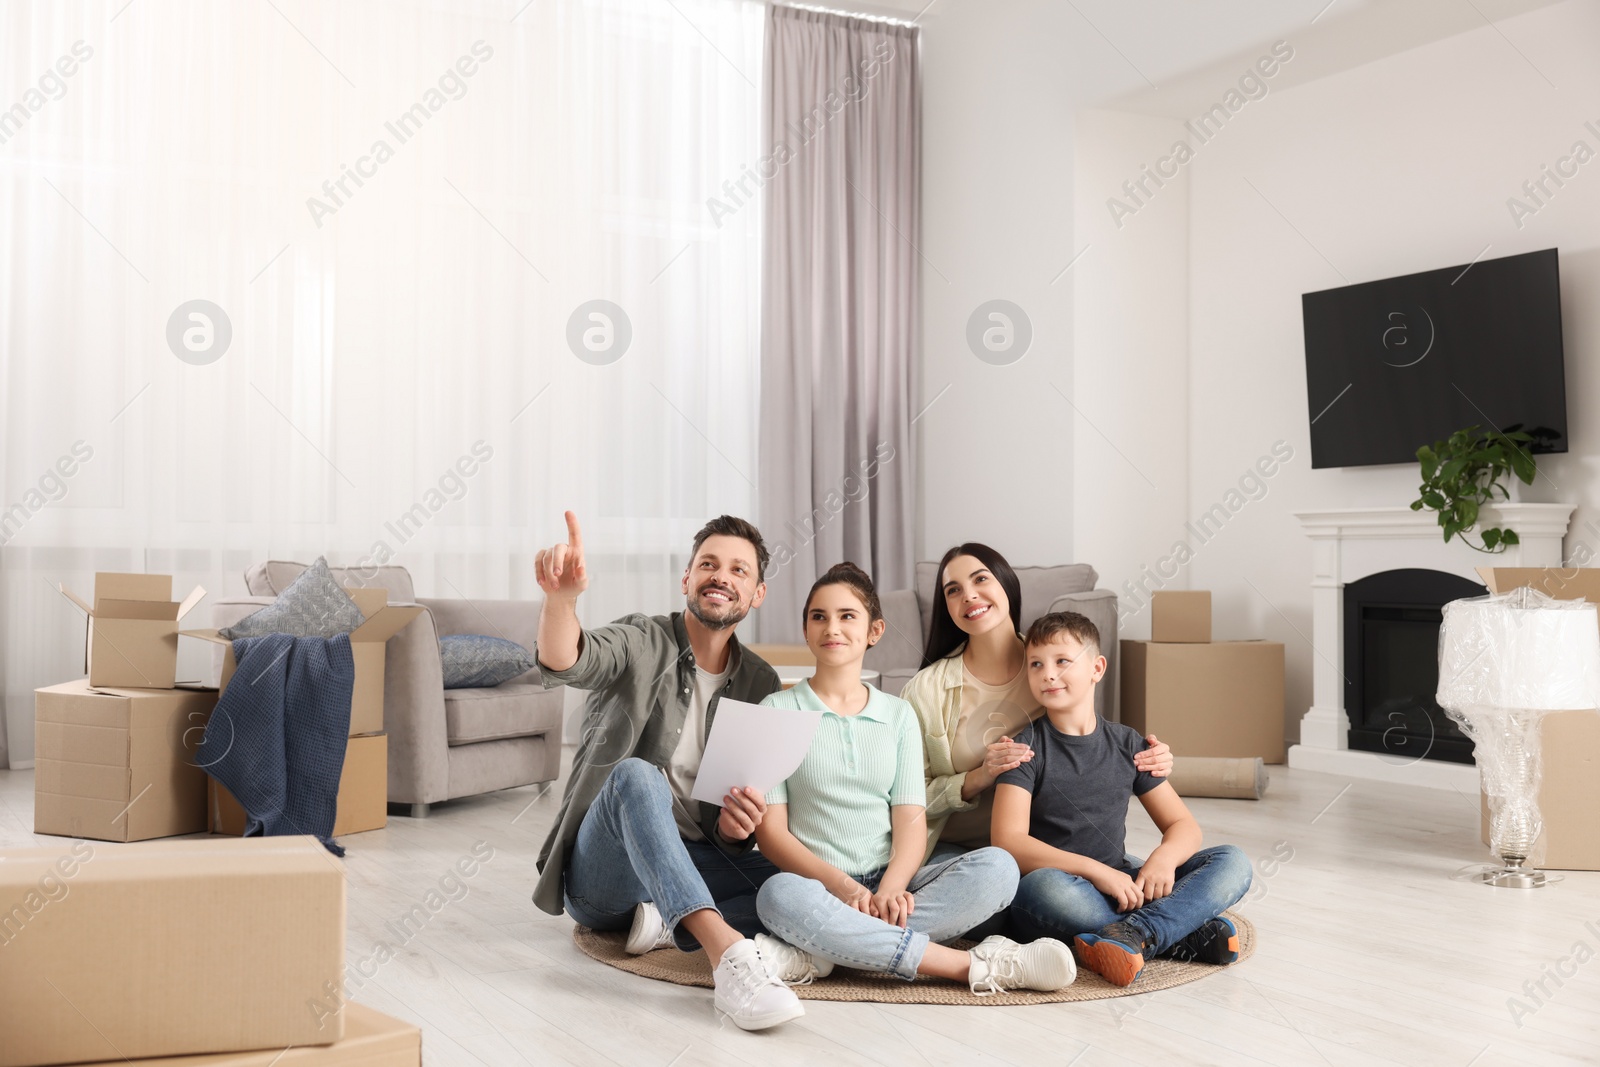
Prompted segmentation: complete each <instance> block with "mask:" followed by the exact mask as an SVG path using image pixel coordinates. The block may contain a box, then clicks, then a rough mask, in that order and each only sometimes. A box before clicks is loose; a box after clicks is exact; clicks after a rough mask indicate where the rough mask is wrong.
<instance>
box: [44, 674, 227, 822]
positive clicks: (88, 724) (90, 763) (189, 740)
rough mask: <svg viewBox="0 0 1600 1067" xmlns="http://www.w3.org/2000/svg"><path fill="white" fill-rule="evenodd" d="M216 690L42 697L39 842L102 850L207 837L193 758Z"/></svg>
mask: <svg viewBox="0 0 1600 1067" xmlns="http://www.w3.org/2000/svg"><path fill="white" fill-rule="evenodd" d="M216 702H217V691H216V690H215V689H95V688H93V687H91V686H90V685H89V682H88V680H87V679H83V678H80V679H78V680H77V681H75V682H63V683H62V684H60V685H52V686H47V687H45V688H43V689H38V690H35V691H34V696H33V717H34V759H35V765H34V779H33V832H34V833H36V834H61V835H64V836H67V837H92V838H95V839H96V840H100V841H144V840H147V839H149V838H152V837H173V836H175V835H177V834H197V833H204V832H205V828H206V780H207V779H206V773H205V771H203V770H201V769H200V768H199V767H197V766H195V763H194V758H195V756H194V754H195V749H196V748H197V747H198V746H199V744H200V738H201V737H202V736H203V734H204V732H205V726H206V723H207V722H208V721H209V720H210V718H211V709H212V708H213V707H214V706H215V705H216Z"/></svg>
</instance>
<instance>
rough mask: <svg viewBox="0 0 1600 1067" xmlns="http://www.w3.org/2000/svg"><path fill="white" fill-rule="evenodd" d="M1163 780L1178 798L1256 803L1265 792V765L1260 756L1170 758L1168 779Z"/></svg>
mask: <svg viewBox="0 0 1600 1067" xmlns="http://www.w3.org/2000/svg"><path fill="white" fill-rule="evenodd" d="M1167 781H1169V782H1171V783H1172V788H1173V789H1176V790H1177V791H1178V795H1179V796H1180V797H1220V798H1222V799H1225V800H1260V799H1261V796H1262V794H1263V793H1265V792H1266V791H1267V765H1266V761H1264V760H1263V759H1262V758H1261V757H1260V756H1255V757H1253V758H1250V759H1227V758H1223V757H1217V756H1174V757H1173V759H1172V776H1171V777H1170V778H1168V779H1167Z"/></svg>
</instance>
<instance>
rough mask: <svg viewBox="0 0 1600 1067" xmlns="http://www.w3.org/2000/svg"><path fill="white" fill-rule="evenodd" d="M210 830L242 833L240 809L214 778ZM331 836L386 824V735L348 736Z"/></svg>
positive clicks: (387, 758) (228, 833)
mask: <svg viewBox="0 0 1600 1067" xmlns="http://www.w3.org/2000/svg"><path fill="white" fill-rule="evenodd" d="M208 798H209V799H208V806H209V808H210V822H211V832H212V833H214V834H227V835H229V836H230V837H238V836H239V835H240V834H243V833H244V824H245V814H244V808H243V807H242V806H241V805H240V804H239V802H238V801H237V800H235V799H234V797H233V794H232V793H230V792H228V790H227V787H225V786H223V785H222V784H221V783H220V782H218V781H217V780H216V779H215V778H213V779H211V782H210V786H209V793H208ZM335 811H336V813H335V815H334V818H333V836H334V837H343V836H344V835H346V834H359V833H363V832H365V831H367V830H381V829H383V828H384V827H385V826H387V825H388V823H389V735H388V734H366V735H363V736H361V737H352V738H350V740H349V741H348V742H347V743H346V746H345V750H344V767H343V769H342V770H341V771H340V772H339V797H338V801H337V808H336V809H335Z"/></svg>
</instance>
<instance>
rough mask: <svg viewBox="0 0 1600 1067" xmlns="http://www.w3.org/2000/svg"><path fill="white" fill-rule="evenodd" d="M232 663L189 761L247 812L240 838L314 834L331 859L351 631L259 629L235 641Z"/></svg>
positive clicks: (351, 680) (338, 851)
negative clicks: (315, 633)
mask: <svg viewBox="0 0 1600 1067" xmlns="http://www.w3.org/2000/svg"><path fill="white" fill-rule="evenodd" d="M233 657H234V661H235V662H236V663H237V664H238V666H237V667H235V669H234V672H233V677H232V678H231V679H229V681H228V686H227V688H226V689H224V690H223V691H222V696H221V698H220V699H219V700H218V701H217V706H216V710H215V711H213V712H212V714H211V722H210V724H209V725H208V726H207V727H206V732H205V737H204V739H203V740H202V741H201V743H200V747H199V749H198V751H197V752H196V753H195V762H196V763H198V764H199V765H200V766H201V768H203V769H204V770H205V772H206V773H207V774H209V775H211V777H213V778H215V779H216V780H217V781H218V782H220V783H222V785H223V786H225V787H226V788H227V790H228V792H230V793H232V794H233V795H234V798H235V799H237V800H238V801H239V805H240V807H242V808H244V810H245V816H246V819H245V830H244V832H245V836H246V837H250V836H254V835H258V834H259V835H266V836H269V837H271V836H276V835H279V834H312V835H314V836H315V837H316V838H317V840H319V841H321V842H322V843H323V844H324V845H326V846H327V848H328V850H329V851H330V852H332V853H333V854H334V855H335V856H342V855H344V849H342V848H340V847H339V846H338V845H336V844H334V842H333V823H334V817H335V815H336V814H337V812H338V800H339V776H340V774H341V773H342V772H343V769H344V750H345V742H346V741H347V739H348V737H349V734H350V694H351V691H352V690H353V689H354V687H355V681H356V667H355V660H354V658H353V657H352V656H351V654H350V637H349V635H347V634H339V635H338V636H336V637H291V636H290V635H288V634H267V635H265V636H263V637H245V638H241V639H239V640H237V641H235V642H234V643H233Z"/></svg>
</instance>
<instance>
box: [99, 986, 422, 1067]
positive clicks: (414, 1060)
mask: <svg viewBox="0 0 1600 1067" xmlns="http://www.w3.org/2000/svg"><path fill="white" fill-rule="evenodd" d="M84 1067H127V1061H126V1060H106V1061H105V1062H104V1063H101V1064H85V1065H84ZM137 1067H422V1031H421V1030H419V1029H417V1028H416V1027H415V1026H413V1025H411V1024H410V1023H407V1022H401V1021H400V1020H399V1019H391V1018H390V1017H389V1016H387V1015H384V1014H383V1013H382V1012H378V1011H374V1010H373V1009H372V1008H369V1007H367V1006H366V1005H365V1004H357V1003H355V1002H354V1001H350V1002H348V1003H346V1004H345V1006H344V1040H342V1041H336V1042H334V1043H333V1044H331V1045H323V1046H321V1047H313V1048H291V1049H289V1050H288V1051H283V1050H281V1049H263V1050H261V1051H258V1052H219V1053H216V1054H214V1055H209V1056H162V1057H161V1058H160V1059H154V1060H140V1061H139V1062H138V1064H137Z"/></svg>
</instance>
